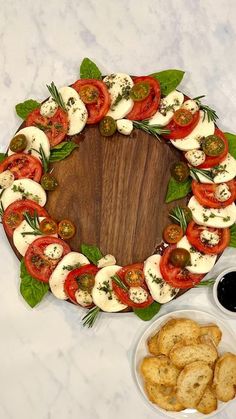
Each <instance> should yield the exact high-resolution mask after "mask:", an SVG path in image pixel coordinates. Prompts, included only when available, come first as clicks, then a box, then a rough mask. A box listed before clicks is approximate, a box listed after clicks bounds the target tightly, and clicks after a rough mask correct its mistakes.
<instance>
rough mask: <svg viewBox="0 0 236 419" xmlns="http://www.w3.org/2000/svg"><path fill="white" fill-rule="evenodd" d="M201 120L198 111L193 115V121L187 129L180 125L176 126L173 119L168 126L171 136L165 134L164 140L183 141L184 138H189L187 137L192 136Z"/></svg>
mask: <svg viewBox="0 0 236 419" xmlns="http://www.w3.org/2000/svg"><path fill="white" fill-rule="evenodd" d="M199 119H200V112H199V111H197V112H195V113H194V114H193V120H192V122H191V124H189V125H187V126H185V127H181V126H179V125H177V124H176V122H175V121H174V119H172V120H171V121H170V122H169V124H168V125H166V127H165V128H166V129H168V130H169V131H170V133H169V134H164V135H163V138H165V139H166V140H170V139H171V140H177V139H181V138H184V137H187V135H189V134H191V132H192V131H193V130H194V128H195V127H196V126H197V124H198V122H199Z"/></svg>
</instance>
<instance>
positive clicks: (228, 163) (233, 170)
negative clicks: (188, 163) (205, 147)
mask: <svg viewBox="0 0 236 419" xmlns="http://www.w3.org/2000/svg"><path fill="white" fill-rule="evenodd" d="M205 170H206V171H207V172H209V174H211V173H212V172H213V173H214V174H215V176H214V177H213V181H211V180H209V179H208V178H207V177H206V176H204V175H202V174H201V173H198V172H197V175H198V178H199V181H200V182H201V183H224V182H229V181H230V180H232V179H234V178H235V176H236V160H235V159H234V157H233V156H231V154H228V155H227V157H226V158H225V160H223V161H222V162H221V163H220V164H219V166H217V168H215V169H214V168H213V167H212V168H206V169H204V171H205ZM192 177H194V176H193V175H192Z"/></svg>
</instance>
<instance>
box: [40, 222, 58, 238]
mask: <svg viewBox="0 0 236 419" xmlns="http://www.w3.org/2000/svg"><path fill="white" fill-rule="evenodd" d="M39 230H40V231H41V232H42V233H43V234H45V235H48V236H50V235H51V234H56V233H57V223H56V222H55V221H54V220H52V219H51V218H44V220H42V221H40V224H39Z"/></svg>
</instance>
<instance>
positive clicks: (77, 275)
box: [64, 264, 99, 307]
mask: <svg viewBox="0 0 236 419" xmlns="http://www.w3.org/2000/svg"><path fill="white" fill-rule="evenodd" d="M98 271H99V269H98V268H97V266H95V265H92V264H88V265H84V266H81V267H80V268H76V269H74V270H73V271H71V272H70V273H69V274H68V275H67V277H66V280H65V283H64V290H65V293H66V295H67V296H68V298H69V299H70V300H71V301H72V302H73V303H75V304H78V302H77V301H76V298H75V293H76V291H78V290H80V289H81V290H83V291H87V292H88V293H90V294H91V292H92V288H93V286H94V280H95V275H96V273H97V272H98ZM92 305H93V304H92ZM92 305H91V304H90V305H88V306H86V307H91V306H92Z"/></svg>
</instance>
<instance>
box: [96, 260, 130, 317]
mask: <svg viewBox="0 0 236 419" xmlns="http://www.w3.org/2000/svg"><path fill="white" fill-rule="evenodd" d="M119 269H121V266H118V265H113V266H106V267H105V268H102V269H101V270H100V271H99V272H98V273H97V274H96V276H95V285H94V287H93V290H92V298H93V302H94V304H95V305H96V306H98V307H99V308H100V309H101V310H103V311H107V312H110V313H112V312H117V311H121V310H124V309H125V308H126V307H127V306H126V305H125V304H122V303H121V302H120V301H119V300H118V298H117V297H116V295H115V293H114V291H113V289H112V276H114V275H115V274H116V273H117V272H118V271H119Z"/></svg>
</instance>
